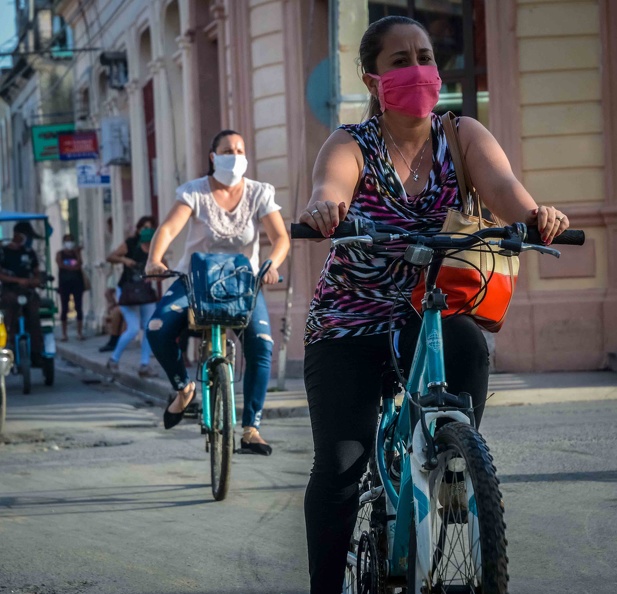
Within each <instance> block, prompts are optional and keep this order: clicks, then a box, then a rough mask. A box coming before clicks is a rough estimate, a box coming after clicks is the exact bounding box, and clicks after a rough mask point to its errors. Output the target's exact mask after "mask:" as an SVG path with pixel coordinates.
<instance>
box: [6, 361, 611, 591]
mask: <svg viewBox="0 0 617 594" xmlns="http://www.w3.org/2000/svg"><path fill="white" fill-rule="evenodd" d="M9 380H10V381H9V407H8V412H9V415H8V437H7V438H6V439H5V441H9V442H10V443H6V444H4V445H0V593H1V594H5V593H7V594H8V593H9V592H10V593H14V594H82V593H83V594H99V593H100V594H172V593H173V594H196V593H202V594H203V593H213V594H214V593H216V594H227V593H236V592H238V593H239V592H243V593H260V594H276V593H285V594H301V593H302V594H305V593H307V592H308V580H307V569H306V546H305V542H304V538H305V537H304V520H303V513H302V501H303V494H304V488H305V485H306V481H307V477H308V472H309V468H310V464H311V459H312V452H311V436H310V429H309V424H308V419H306V418H297V419H277V420H268V421H267V422H266V423H264V427H263V428H262V433H263V434H264V436H265V437H267V438H268V440H269V441H270V443H271V444H272V446H273V447H274V454H273V455H272V456H271V457H268V458H264V457H258V456H242V455H238V456H235V457H234V463H233V468H232V485H231V489H230V494H229V497H228V499H227V500H225V501H224V502H221V503H217V502H214V501H213V500H212V497H211V492H210V487H209V483H210V481H209V464H208V462H207V458H206V454H205V452H204V451H203V440H202V437H201V436H200V435H199V434H198V430H197V428H196V426H194V425H191V424H188V423H187V424H183V425H181V426H180V427H178V428H176V429H174V430H173V431H168V432H167V431H164V430H163V429H162V427H161V425H160V418H161V416H162V415H161V413H162V411H161V409H159V408H156V407H152V406H149V405H148V403H147V402H146V401H144V399H143V398H140V397H138V396H136V395H131V394H127V393H126V392H122V391H119V390H118V389H117V388H116V387H115V386H114V385H113V384H106V383H101V382H100V380H99V379H98V378H97V376H93V375H90V374H88V373H86V372H82V371H80V370H78V369H75V368H73V369H72V370H71V373H59V374H58V381H57V384H56V386H55V387H54V388H53V389H49V388H45V387H44V386H43V385H42V381H40V379H39V378H38V376H37V377H35V380H34V388H33V393H32V394H31V395H29V396H23V395H21V394H20V392H19V385H18V383H17V381H16V380H17V378H9ZM84 382H87V383H84ZM616 429H617V401H604V402H593V401H591V402H583V403H568V404H559V403H557V404H550V405H534V406H513V407H492V408H490V409H489V410H488V411H487V414H486V415H485V422H484V425H483V433H484V434H485V436H486V438H487V440H488V441H489V444H490V445H491V449H492V451H493V454H494V456H495V463H496V465H497V468H498V471H499V474H500V476H501V478H502V487H503V494H504V500H505V505H506V514H507V518H506V519H507V523H508V539H509V543H510V544H509V550H508V553H509V557H510V575H511V581H510V592H511V593H512V594H539V593H542V594H553V593H554V594H562V593H565V592H576V593H577V594H579V593H585V592H589V593H591V592H593V593H594V594H599V593H600V594H604V593H605V594H614V592H616V591H617V563H616V562H615V549H616V545H617V536H616V535H617V515H616V513H615V512H616V511H617V459H616V457H615V455H614V452H615V450H616V446H617V431H616ZM1 441H2V440H1V439H0V443H1Z"/></svg>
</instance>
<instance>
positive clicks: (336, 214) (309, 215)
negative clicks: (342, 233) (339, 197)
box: [299, 200, 347, 237]
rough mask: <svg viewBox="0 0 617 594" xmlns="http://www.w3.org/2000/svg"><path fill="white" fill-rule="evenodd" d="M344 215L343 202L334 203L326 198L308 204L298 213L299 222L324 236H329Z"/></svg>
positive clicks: (345, 206)
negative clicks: (322, 200)
mask: <svg viewBox="0 0 617 594" xmlns="http://www.w3.org/2000/svg"><path fill="white" fill-rule="evenodd" d="M346 215H347V205H346V204H345V203H344V202H339V203H338V204H336V203H334V202H332V201H331V200H326V201H324V202H313V203H312V204H309V205H308V206H307V207H306V210H305V211H304V212H303V213H302V214H301V215H300V218H299V222H300V223H306V224H307V225H308V226H309V227H311V228H312V229H315V230H316V231H320V232H321V234H322V235H323V236H324V237H330V236H331V235H332V234H333V233H334V231H335V229H336V228H337V227H338V226H339V223H340V222H341V221H342V220H343V219H344V218H345V216H346Z"/></svg>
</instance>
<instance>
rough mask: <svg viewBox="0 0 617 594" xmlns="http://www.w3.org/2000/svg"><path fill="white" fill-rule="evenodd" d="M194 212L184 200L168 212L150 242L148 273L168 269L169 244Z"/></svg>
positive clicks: (156, 272) (158, 272)
mask: <svg viewBox="0 0 617 594" xmlns="http://www.w3.org/2000/svg"><path fill="white" fill-rule="evenodd" d="M192 214H193V209H192V208H191V207H190V206H187V205H186V204H183V203H182V202H176V203H175V204H174V205H173V206H172V207H171V210H170V211H169V212H168V213H167V216H166V217H165V220H164V221H163V222H162V223H161V225H160V226H159V228H158V229H157V230H156V233H155V234H154V236H153V237H152V241H151V242H150V253H149V254H148V261H147V263H146V273H147V274H161V273H162V272H164V271H165V270H167V266H166V265H165V264H164V263H163V257H164V256H165V252H166V251H167V249H168V248H169V244H170V243H171V242H172V241H173V240H174V239H175V238H176V237H177V236H178V234H179V233H180V231H182V229H183V228H184V226H185V225H186V223H187V222H188V220H189V219H190V218H191V215H192Z"/></svg>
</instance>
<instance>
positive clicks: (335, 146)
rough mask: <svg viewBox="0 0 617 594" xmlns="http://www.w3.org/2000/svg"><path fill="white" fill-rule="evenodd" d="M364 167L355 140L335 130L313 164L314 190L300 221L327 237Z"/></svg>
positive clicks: (340, 216)
mask: <svg viewBox="0 0 617 594" xmlns="http://www.w3.org/2000/svg"><path fill="white" fill-rule="evenodd" d="M362 167H363V158H362V152H361V151H360V147H359V146H358V143H357V142H356V141H355V140H354V139H353V138H352V137H351V135H350V134H349V133H348V132H345V131H344V130H336V131H335V132H333V133H332V134H331V135H330V137H329V138H328V140H326V142H325V143H324V145H323V146H322V147H321V150H320V151H319V154H318V155H317V160H316V161H315V167H314V168H313V193H312V195H311V199H310V200H309V203H308V205H307V207H306V209H305V211H304V212H303V213H302V215H301V216H300V219H299V221H300V222H301V223H306V224H307V225H309V226H310V227H312V228H313V229H316V230H317V229H318V230H319V231H321V233H322V235H323V236H324V237H329V236H330V235H331V234H332V232H333V231H334V229H335V228H336V227H338V224H339V223H340V222H341V221H342V220H343V219H344V218H345V216H346V215H347V211H348V210H349V205H350V204H351V200H352V199H353V195H354V192H355V190H356V187H357V186H358V182H359V180H360V174H361V172H362Z"/></svg>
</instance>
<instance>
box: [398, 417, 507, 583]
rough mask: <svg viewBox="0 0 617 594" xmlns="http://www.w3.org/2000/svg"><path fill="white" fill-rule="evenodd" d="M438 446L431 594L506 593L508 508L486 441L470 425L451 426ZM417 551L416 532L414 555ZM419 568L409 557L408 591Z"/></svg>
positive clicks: (433, 475) (432, 506)
mask: <svg viewBox="0 0 617 594" xmlns="http://www.w3.org/2000/svg"><path fill="white" fill-rule="evenodd" d="M435 444H436V446H437V449H438V452H439V453H438V455H437V459H438V465H437V468H436V469H434V470H432V471H431V476H430V477H429V484H430V485H431V492H430V511H429V514H430V521H431V536H432V548H433V550H432V551H431V558H430V567H431V584H430V585H428V587H427V588H426V594H437V593H439V594H441V593H442V592H448V591H450V590H452V591H456V592H465V591H468V592H469V593H470V594H475V593H480V592H481V593H482V594H507V591H508V557H507V555H506V548H507V540H506V535H505V529H506V525H505V522H504V519H503V503H502V498H501V492H500V490H499V480H498V478H497V474H496V469H495V466H494V464H493V458H492V456H491V454H490V452H489V449H488V446H487V444H486V441H485V440H484V438H483V437H482V436H481V435H480V433H478V431H477V430H476V429H474V428H473V427H471V426H470V425H466V424H464V423H457V422H452V423H448V424H447V425H445V426H444V427H443V428H441V429H440V430H439V431H438V432H437V434H436V436H435ZM461 502H463V503H461ZM412 540H414V542H412ZM412 545H413V546H412ZM415 546H416V543H415V531H413V530H412V531H411V534H410V551H413V550H415ZM418 549H419V547H418ZM415 565H416V564H415V559H413V560H412V559H411V555H410V559H409V562H408V568H409V573H408V582H407V583H408V591H409V592H413V591H414V590H413V584H414V579H415ZM423 592H424V590H423Z"/></svg>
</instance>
